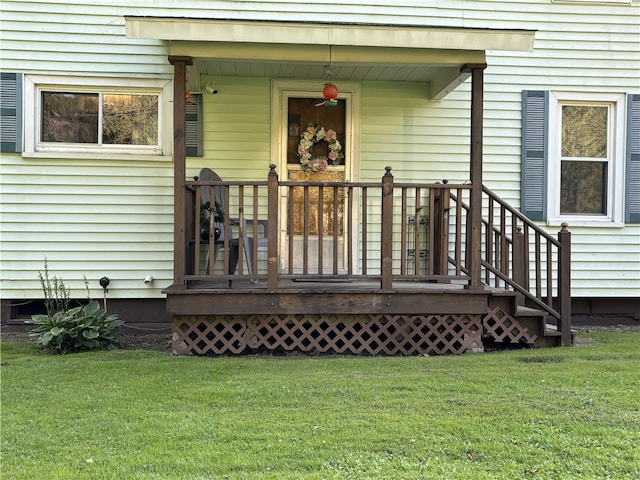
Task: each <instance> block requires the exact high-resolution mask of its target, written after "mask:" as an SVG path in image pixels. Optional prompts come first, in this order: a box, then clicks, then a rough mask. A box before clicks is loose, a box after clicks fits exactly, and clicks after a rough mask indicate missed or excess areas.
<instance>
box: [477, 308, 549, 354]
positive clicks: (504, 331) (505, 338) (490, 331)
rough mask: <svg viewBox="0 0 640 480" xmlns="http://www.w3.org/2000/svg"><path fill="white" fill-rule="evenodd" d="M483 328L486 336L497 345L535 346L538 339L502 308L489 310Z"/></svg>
mask: <svg viewBox="0 0 640 480" xmlns="http://www.w3.org/2000/svg"><path fill="white" fill-rule="evenodd" d="M482 326H483V327H484V334H485V335H487V336H488V337H490V338H491V339H492V341H493V342H496V343H508V344H527V345H533V344H534V343H535V341H536V338H538V337H537V335H534V334H531V333H530V332H529V330H528V329H527V328H526V327H524V326H523V325H522V324H521V323H520V322H518V320H517V319H516V318H514V317H513V316H512V315H509V314H508V313H507V312H505V311H504V310H502V309H501V308H500V307H493V308H489V311H488V312H487V314H486V315H485V317H484V319H483V320H482Z"/></svg>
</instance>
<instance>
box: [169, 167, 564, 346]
mask: <svg viewBox="0 0 640 480" xmlns="http://www.w3.org/2000/svg"><path fill="white" fill-rule="evenodd" d="M185 187H186V188H185V192H186V200H185V203H186V217H185V229H186V230H185V231H186V238H187V242H186V245H182V246H180V245H176V248H181V249H183V250H184V253H185V255H186V257H185V258H186V272H184V275H182V276H181V275H180V272H176V279H178V278H181V277H182V278H184V287H185V288H187V287H189V286H193V285H196V284H197V282H218V281H229V283H231V282H232V281H233V282H235V284H233V288H243V287H244V285H249V286H253V287H252V288H255V286H256V284H257V283H258V284H260V285H261V288H267V289H268V290H270V291H276V290H277V289H278V288H279V285H280V283H281V281H283V280H297V281H308V280H314V279H316V280H317V279H319V278H320V279H328V278H331V279H334V280H335V279H351V278H358V279H369V280H376V281H379V285H380V286H379V288H380V290H381V291H390V290H392V289H393V285H394V282H397V281H410V280H413V281H423V282H427V281H429V282H457V283H463V284H466V285H471V278H470V271H471V269H470V265H472V264H473V262H474V261H478V260H479V262H480V265H481V267H482V270H481V273H482V283H484V284H485V285H487V286H489V287H492V288H503V289H508V290H509V289H510V290H514V291H516V292H517V293H519V294H520V295H522V297H521V303H522V304H523V305H528V306H532V307H535V308H538V309H542V310H543V311H545V312H547V313H548V314H549V315H551V316H553V317H555V318H556V319H558V321H559V325H560V328H561V330H562V334H563V339H564V336H565V335H566V336H567V339H568V340H567V344H568V343H569V342H570V330H569V328H570V323H569V322H563V321H562V319H563V318H564V319H567V318H570V276H569V271H570V265H569V262H570V238H571V234H570V233H569V232H568V231H567V229H566V226H563V228H562V230H561V231H560V233H559V234H558V238H557V239H554V238H553V237H551V236H550V235H548V234H547V233H545V232H544V231H543V230H542V229H541V228H540V227H538V226H536V225H535V224H534V223H532V222H531V221H529V220H528V219H527V218H526V217H525V216H524V215H522V214H520V213H519V212H517V211H516V210H515V209H513V208H512V207H510V206H509V205H508V204H506V202H504V201H503V200H501V199H500V198H499V197H498V196H497V195H495V193H493V192H491V191H490V190H489V189H487V188H483V194H484V196H483V205H482V211H483V216H484V218H483V220H482V232H483V233H482V245H481V251H477V252H475V251H473V250H472V249H471V248H470V247H469V246H468V245H469V244H470V237H471V235H470V231H471V225H470V219H471V217H470V214H469V212H470V205H469V202H470V188H471V187H470V185H454V184H447V183H396V182H394V179H393V176H392V174H391V168H390V167H387V169H386V172H385V174H384V175H383V177H382V179H381V181H380V182H329V183H326V182H296V181H288V180H282V181H281V180H279V179H278V176H277V173H276V170H275V166H273V165H272V166H271V169H270V172H269V175H268V179H267V180H266V181H251V182H239V181H233V182H228V181H227V182H202V181H198V180H194V181H188V182H186V183H185ZM217 188H221V189H223V199H224V202H223V203H224V204H225V205H224V210H225V212H224V218H223V219H221V221H219V222H217V226H218V227H219V229H220V230H223V231H224V232H232V234H231V235H223V238H222V239H221V240H218V241H217V242H216V240H215V231H214V228H213V227H214V224H215V222H213V220H212V219H209V220H208V222H209V226H210V227H211V228H208V229H207V228H206V223H207V222H206V221H205V222H204V224H202V223H201V221H200V220H201V219H203V218H205V217H206V215H204V208H205V207H204V206H203V205H202V203H201V201H200V200H199V199H200V198H201V191H202V189H209V190H210V194H209V198H211V199H213V198H215V195H214V189H217ZM283 205H284V206H283ZM263 226H266V231H265V230H263ZM210 246H213V248H209V247H210ZM216 250H218V254H219V255H220V256H221V258H220V259H217V258H216ZM225 252H227V253H228V254H224V253H225ZM236 259H237V267H236ZM250 265H251V266H252V267H253V268H251V266H250ZM242 280H245V283H241V281H242ZM248 280H250V281H251V283H249V282H248ZM264 281H266V285H265V283H264ZM259 282H262V283H259ZM563 343H564V342H563Z"/></svg>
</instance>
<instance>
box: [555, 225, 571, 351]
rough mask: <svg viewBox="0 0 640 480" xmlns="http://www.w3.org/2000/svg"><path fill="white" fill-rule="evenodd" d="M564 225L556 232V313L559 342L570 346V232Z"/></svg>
mask: <svg viewBox="0 0 640 480" xmlns="http://www.w3.org/2000/svg"><path fill="white" fill-rule="evenodd" d="M567 227H568V225H567V224H566V223H563V224H562V228H561V229H560V231H559V232H558V241H559V242H560V255H559V257H558V303H559V305H558V311H559V312H560V332H561V334H562V336H561V337H560V341H561V343H562V346H565V347H568V346H570V345H571V232H570V231H569V230H568V229H567Z"/></svg>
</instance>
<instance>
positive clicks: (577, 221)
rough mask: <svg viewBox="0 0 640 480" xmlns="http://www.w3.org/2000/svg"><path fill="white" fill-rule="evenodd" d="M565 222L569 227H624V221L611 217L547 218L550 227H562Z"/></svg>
mask: <svg viewBox="0 0 640 480" xmlns="http://www.w3.org/2000/svg"><path fill="white" fill-rule="evenodd" d="M563 223H566V224H567V225H568V226H569V228H571V227H605V228H622V227H624V226H625V225H624V222H616V221H613V220H611V219H609V218H603V219H602V220H595V219H585V218H558V219H554V220H547V226H548V227H560V226H561V225H562V224H563Z"/></svg>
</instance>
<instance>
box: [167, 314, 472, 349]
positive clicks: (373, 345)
mask: <svg viewBox="0 0 640 480" xmlns="http://www.w3.org/2000/svg"><path fill="white" fill-rule="evenodd" d="M481 331H482V325H481V316H480V315H286V314H282V315H249V316H215V315H214V316H207V317H178V318H174V321H173V352H174V353H175V354H178V355H185V354H195V355H206V354H228V353H243V352H244V351H263V350H264V351H274V350H281V351H301V352H308V353H349V354H356V355H419V354H430V355H438V354H460V353H464V352H465V351H467V350H469V349H475V350H478V349H482V341H481Z"/></svg>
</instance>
